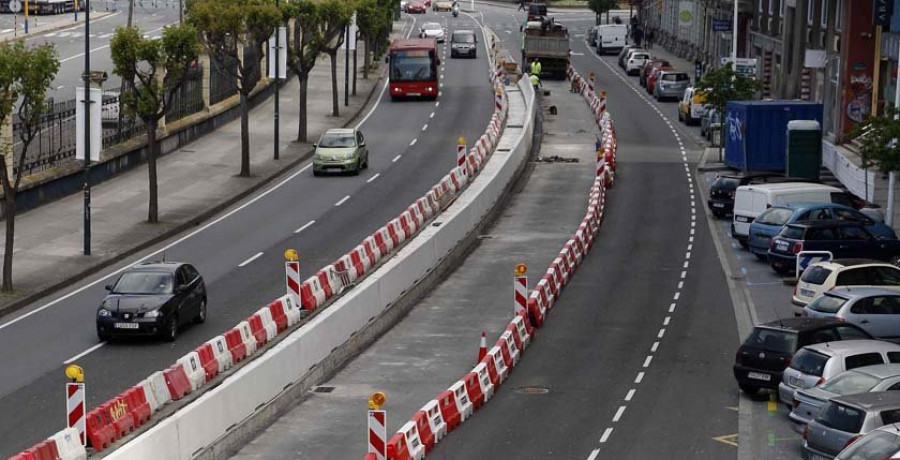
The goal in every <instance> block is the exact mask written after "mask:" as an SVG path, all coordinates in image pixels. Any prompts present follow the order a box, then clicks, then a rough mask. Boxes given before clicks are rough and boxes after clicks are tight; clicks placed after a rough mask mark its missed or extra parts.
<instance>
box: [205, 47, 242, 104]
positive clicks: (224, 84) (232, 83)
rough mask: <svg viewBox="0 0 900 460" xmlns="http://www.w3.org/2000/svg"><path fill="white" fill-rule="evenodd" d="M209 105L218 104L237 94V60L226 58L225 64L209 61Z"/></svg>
mask: <svg viewBox="0 0 900 460" xmlns="http://www.w3.org/2000/svg"><path fill="white" fill-rule="evenodd" d="M209 61H210V62H209V69H210V70H209V105H213V104H218V103H219V102H222V101H224V100H225V99H228V98H229V97H231V96H234V95H235V94H237V80H236V79H235V75H237V65H238V61H237V59H233V58H226V59H225V60H224V62H219V60H218V59H216V58H214V57H210V59H209Z"/></svg>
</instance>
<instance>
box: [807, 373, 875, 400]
mask: <svg viewBox="0 0 900 460" xmlns="http://www.w3.org/2000/svg"><path fill="white" fill-rule="evenodd" d="M879 382H881V379H879V378H877V377H872V376H871V375H868V374H861V373H859V372H853V371H850V372H844V373H843V374H841V375H838V376H837V377H835V378H834V379H833V380H831V381H828V382H825V383H824V384H823V385H822V386H821V388H822V389H823V390H825V391H830V392H832V393H837V394H839V395H853V394H857V393H865V392H867V391H869V390H871V389H872V388H875V385H878V383H879Z"/></svg>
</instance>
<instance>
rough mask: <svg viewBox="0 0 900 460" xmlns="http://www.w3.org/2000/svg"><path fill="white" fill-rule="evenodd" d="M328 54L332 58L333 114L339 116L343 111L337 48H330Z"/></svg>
mask: <svg viewBox="0 0 900 460" xmlns="http://www.w3.org/2000/svg"><path fill="white" fill-rule="evenodd" d="M328 56H329V57H330V58H331V116H332V117H339V116H341V112H340V110H339V104H338V81H337V50H334V51H330V50H329V51H328Z"/></svg>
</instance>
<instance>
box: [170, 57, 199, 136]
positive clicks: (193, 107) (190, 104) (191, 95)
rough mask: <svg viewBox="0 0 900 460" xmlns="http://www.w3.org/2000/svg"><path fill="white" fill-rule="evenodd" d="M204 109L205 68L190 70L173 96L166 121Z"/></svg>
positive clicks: (178, 118)
mask: <svg viewBox="0 0 900 460" xmlns="http://www.w3.org/2000/svg"><path fill="white" fill-rule="evenodd" d="M202 109H203V68H202V67H199V66H197V67H194V68H192V69H190V70H189V71H188V78H187V81H185V82H184V84H182V85H181V87H179V88H178V90H177V91H175V94H174V95H173V96H172V105H171V106H170V107H169V111H168V112H166V122H167V123H169V122H173V121H175V120H180V119H182V118H184V117H186V116H188V115H193V114H195V113H197V112H199V111H201V110H202Z"/></svg>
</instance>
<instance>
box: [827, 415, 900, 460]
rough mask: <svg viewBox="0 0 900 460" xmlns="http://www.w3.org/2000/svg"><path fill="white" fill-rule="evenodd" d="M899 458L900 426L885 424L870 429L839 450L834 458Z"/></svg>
mask: <svg viewBox="0 0 900 460" xmlns="http://www.w3.org/2000/svg"><path fill="white" fill-rule="evenodd" d="M886 458H900V428H898V427H897V425H893V424H892V425H885V426H883V427H881V428H878V429H876V430H873V431H870V432H869V433H868V434H867V435H865V436H863V437H861V438H859V440H858V441H856V442H854V443H853V444H850V446H848V447H847V448H845V449H844V450H842V451H841V453H840V454H838V456H837V457H835V460H884V459H886Z"/></svg>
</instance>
